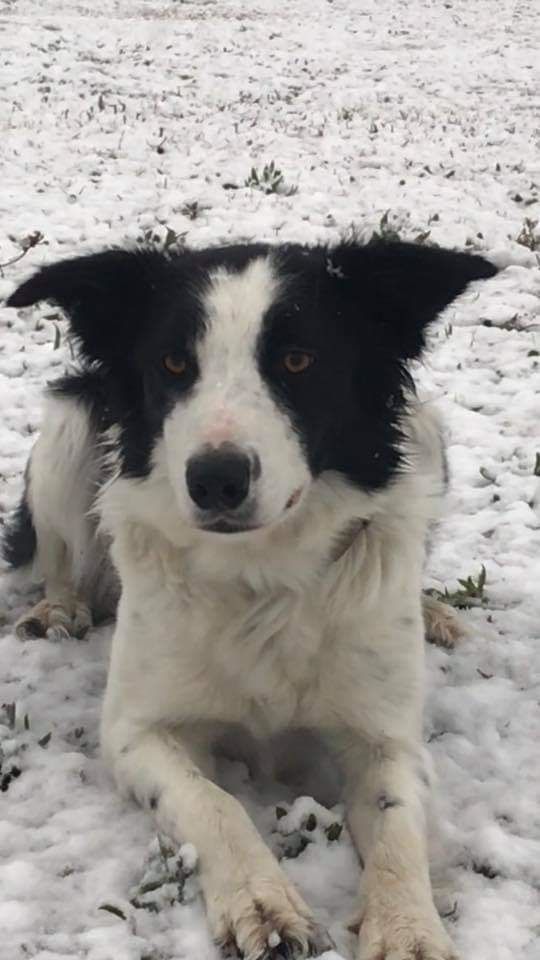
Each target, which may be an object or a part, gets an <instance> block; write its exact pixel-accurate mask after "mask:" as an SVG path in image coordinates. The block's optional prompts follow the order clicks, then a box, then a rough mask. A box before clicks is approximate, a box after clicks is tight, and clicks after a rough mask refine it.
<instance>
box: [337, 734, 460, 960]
mask: <svg viewBox="0 0 540 960" xmlns="http://www.w3.org/2000/svg"><path fill="white" fill-rule="evenodd" d="M346 771H347V794H348V796H347V800H348V822H349V827H350V830H351V833H352V836H353V839H354V842H355V844H356V846H357V849H358V851H359V854H360V856H361V857H362V860H363V862H364V876H363V882H362V894H361V905H360V913H359V960H456V958H457V955H456V953H455V951H454V948H453V947H452V944H451V942H450V940H449V938H448V936H447V934H446V932H445V930H444V928H443V925H442V923H441V921H440V918H439V916H438V914H437V911H436V909H435V906H434V904H433V898H432V893H431V884H430V878H429V869H428V856H427V841H426V830H425V815H424V805H423V799H424V798H423V794H424V793H425V792H426V779H427V778H426V776H425V774H424V772H423V763H422V754H421V748H420V747H419V746H418V747H416V746H415V745H414V744H409V743H403V742H400V741H399V740H397V739H396V740H387V741H384V740H381V743H380V745H378V746H374V745H370V746H367V745H366V746H364V747H361V746H360V744H358V745H357V746H353V747H352V748H351V749H350V750H349V751H348V752H347V757H346Z"/></svg>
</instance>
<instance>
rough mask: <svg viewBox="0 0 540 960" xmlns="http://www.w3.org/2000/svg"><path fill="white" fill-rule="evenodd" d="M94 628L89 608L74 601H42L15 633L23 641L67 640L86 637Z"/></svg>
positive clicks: (18, 621)
mask: <svg viewBox="0 0 540 960" xmlns="http://www.w3.org/2000/svg"><path fill="white" fill-rule="evenodd" d="M91 626H92V614H91V613H90V610H89V608H88V606H87V605H86V604H85V603H82V601H80V600H76V599H74V600H73V601H72V602H70V603H49V601H48V600H40V602H39V603H37V604H36V605H35V607H32V609H31V610H29V611H28V613H25V614H24V616H22V617H21V618H20V619H19V620H17V623H16V624H15V633H16V635H17V636H18V637H19V638H20V639H21V640H34V639H36V638H38V637H48V639H49V640H65V639H66V638H68V637H78V638H80V637H84V635H85V633H86V632H87V631H88V630H89V629H90V627H91Z"/></svg>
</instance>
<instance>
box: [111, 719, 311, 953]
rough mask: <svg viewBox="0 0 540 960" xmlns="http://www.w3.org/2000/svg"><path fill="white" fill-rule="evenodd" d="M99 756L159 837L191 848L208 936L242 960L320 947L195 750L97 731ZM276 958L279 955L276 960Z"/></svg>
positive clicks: (164, 739) (250, 829) (132, 729)
mask: <svg viewBox="0 0 540 960" xmlns="http://www.w3.org/2000/svg"><path fill="white" fill-rule="evenodd" d="M103 745H104V751H105V754H106V755H107V757H108V760H109V762H110V764H111V766H112V768H113V771H114V774H115V777H116V780H117V782H118V785H119V787H120V788H121V789H122V790H123V792H128V793H132V794H134V795H135V797H136V799H137V800H138V801H139V802H140V803H141V804H143V805H144V806H146V807H147V808H148V809H149V810H151V811H152V812H153V814H154V816H155V818H156V823H157V827H158V829H159V830H161V831H163V832H164V833H166V834H167V835H168V836H169V837H171V838H172V839H173V840H175V841H177V842H178V843H181V842H184V841H190V842H192V843H193V844H194V845H195V847H196V848H197V852H198V855H199V867H200V881H201V886H202V890H203V894H204V898H205V902H206V908H207V912H208V919H209V923H210V927H211V930H212V934H213V936H214V938H215V939H216V941H217V942H218V943H220V944H228V943H231V944H233V945H236V947H237V948H238V949H239V951H240V952H241V954H242V955H243V956H244V957H245V958H249V960H258V958H261V960H262V958H265V960H269V958H270V957H273V956H274V955H277V954H276V951H279V950H281V951H283V950H285V951H287V950H288V951H289V953H288V954H286V955H290V956H294V957H297V956H298V957H304V956H308V955H310V953H311V952H312V951H317V952H318V951H319V949H320V948H324V946H325V944H324V942H322V941H320V939H319V938H320V932H319V931H318V929H317V927H316V925H315V923H314V921H313V919H312V917H311V914H310V911H309V909H308V907H307V906H306V904H305V903H304V902H303V900H302V898H301V896H300V895H299V893H298V892H297V890H296V889H295V887H294V886H293V885H292V884H291V883H290V881H289V880H288V879H287V877H286V876H285V874H284V873H283V871H282V870H281V868H280V866H279V864H278V863H277V861H276V860H275V859H274V857H273V856H272V854H271V853H270V850H269V849H268V848H267V847H266V845H265V844H264V843H263V841H262V839H261V837H260V836H259V834H258V833H257V831H256V829H255V827H254V826H253V824H252V822H251V820H250V819H249V817H248V815H247V814H246V812H245V810H244V809H243V807H242V806H241V805H240V803H238V801H237V800H236V799H235V798H234V797H232V796H230V795H229V794H228V793H226V792H225V791H224V790H222V789H220V787H218V786H217V785H216V784H215V783H213V782H212V780H211V779H209V777H208V776H207V775H206V774H207V773H208V772H209V767H208V766H207V764H206V763H201V762H197V761H200V760H201V756H200V754H201V751H200V749H199V748H198V747H197V746H195V745H192V744H191V743H190V741H189V738H188V739H184V740H183V739H182V735H181V732H180V734H179V735H177V734H176V731H175V732H174V733H173V732H171V731H168V730H167V729H160V728H153V729H145V730H140V729H139V730H137V727H136V726H135V725H133V726H131V725H129V724H126V723H125V721H123V722H116V723H113V724H111V725H109V724H107V722H106V721H105V724H104V729H103ZM279 955H283V953H281V954H279Z"/></svg>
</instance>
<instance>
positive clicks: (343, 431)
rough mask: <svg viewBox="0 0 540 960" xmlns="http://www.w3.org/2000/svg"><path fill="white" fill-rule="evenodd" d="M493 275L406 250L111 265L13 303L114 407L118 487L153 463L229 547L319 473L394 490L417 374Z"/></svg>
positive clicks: (103, 258)
mask: <svg viewBox="0 0 540 960" xmlns="http://www.w3.org/2000/svg"><path fill="white" fill-rule="evenodd" d="M494 273H496V268H495V267H494V266H493V265H492V264H491V263H489V262H487V261H486V260H484V259H482V258H481V257H477V256H469V255H466V254H462V253H454V252H451V251H447V250H441V249H435V248H427V247H422V246H415V245H410V244H403V243H378V244H370V245H367V246H361V245H359V244H356V243H348V244H341V245H338V246H335V247H333V248H326V247H315V248H307V247H302V246H295V245H290V246H278V247H270V246H266V245H246V246H236V247H234V246H231V247H223V248H215V249H210V250H200V251H195V250H185V251H183V252H179V253H177V254H174V255H170V256H168V255H165V254H162V253H159V252H157V251H155V250H133V251H123V250H111V251H107V252H104V253H100V254H95V255H90V256H86V257H80V258H76V259H73V260H66V261H63V262H60V263H56V264H53V265H51V266H48V267H45V268H44V269H42V270H41V271H39V272H38V273H37V274H36V275H35V276H33V277H32V278H30V279H29V280H28V281H26V283H23V284H22V286H20V287H19V288H18V289H17V290H16V291H15V292H14V293H13V294H12V296H11V297H10V299H9V301H8V304H9V305H10V306H14V307H23V306H28V305H30V304H33V303H36V302H37V301H39V300H52V301H55V302H56V303H58V304H59V305H60V306H61V307H62V308H63V309H64V310H65V311H66V313H67V315H68V318H69V321H70V324H71V328H72V331H73V333H74V335H75V337H76V338H77V341H78V343H79V346H80V350H81V354H82V356H83V358H84V359H85V360H86V361H89V362H90V363H91V364H93V365H95V366H96V367H97V368H98V369H99V370H100V371H101V375H102V382H103V384H105V386H106V390H107V391H108V393H109V396H108V404H109V406H110V409H111V410H112V416H113V419H114V420H115V422H116V423H117V424H118V426H119V428H120V430H119V438H120V439H119V445H120V462H121V469H122V471H123V472H124V473H125V474H127V475H131V476H138V477H144V476H145V475H147V474H148V473H149V472H151V471H152V470H153V469H154V468H156V467H157V464H158V463H159V468H160V469H161V470H163V469H165V470H166V473H167V475H168V479H169V482H170V484H171V486H172V488H173V490H174V492H175V496H176V500H177V503H178V508H179V511H180V514H181V515H182V517H183V519H184V520H185V522H186V523H188V524H189V525H192V526H195V527H199V528H202V529H205V530H209V531H214V532H219V533H227V532H228V533H235V532H239V531H246V530H250V529H256V528H259V527H265V526H268V525H270V524H273V523H276V522H278V521H279V520H280V519H281V518H283V517H285V516H288V515H290V512H292V511H294V510H295V508H296V507H297V506H298V504H299V503H301V502H302V500H303V498H304V497H305V495H306V493H307V491H308V490H309V487H310V485H311V483H312V482H313V479H314V478H316V477H318V476H319V475H320V474H321V473H323V472H324V471H329V470H331V471H337V472H338V473H340V474H342V475H344V476H345V478H346V479H347V480H349V481H350V482H352V483H354V484H358V485H359V486H361V487H362V488H363V489H367V490H377V489H379V488H381V487H382V486H384V485H385V484H387V483H388V481H389V480H390V479H391V478H392V476H393V475H394V473H395V471H396V470H397V469H398V468H399V466H400V429H399V426H400V418H401V417H402V415H403V408H404V404H405V402H406V392H407V390H408V389H409V388H410V379H409V374H408V371H407V362H408V361H409V360H411V359H413V358H415V357H418V356H419V354H420V352H421V350H422V347H423V344H424V337H425V331H426V328H427V325H428V324H429V323H430V322H431V321H432V320H433V319H434V318H435V317H436V315H437V314H438V312H439V311H441V310H442V309H443V308H444V307H446V306H447V305H448V304H449V303H450V302H451V301H452V300H453V299H454V298H455V297H457V296H458V295H459V294H460V293H462V291H463V290H464V289H465V287H466V286H467V284H468V283H469V282H470V281H473V280H478V279H481V278H486V277H490V276H492V275H493V274H494Z"/></svg>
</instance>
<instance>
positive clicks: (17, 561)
mask: <svg viewBox="0 0 540 960" xmlns="http://www.w3.org/2000/svg"><path fill="white" fill-rule="evenodd" d="M36 546H37V538H36V531H35V529H34V523H33V520H32V512H31V510H30V507H29V505H28V499H27V494H26V489H25V491H24V493H23V495H22V498H21V501H20V503H19V506H18V507H17V509H16V510H15V512H14V513H13V514H12V516H11V517H10V518H9V519H8V522H7V524H6V526H5V528H4V530H3V532H2V555H3V557H4V560H6V562H7V563H9V565H10V566H11V567H25V566H26V565H27V564H29V563H31V562H32V560H33V559H34V555H35V552H36Z"/></svg>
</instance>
